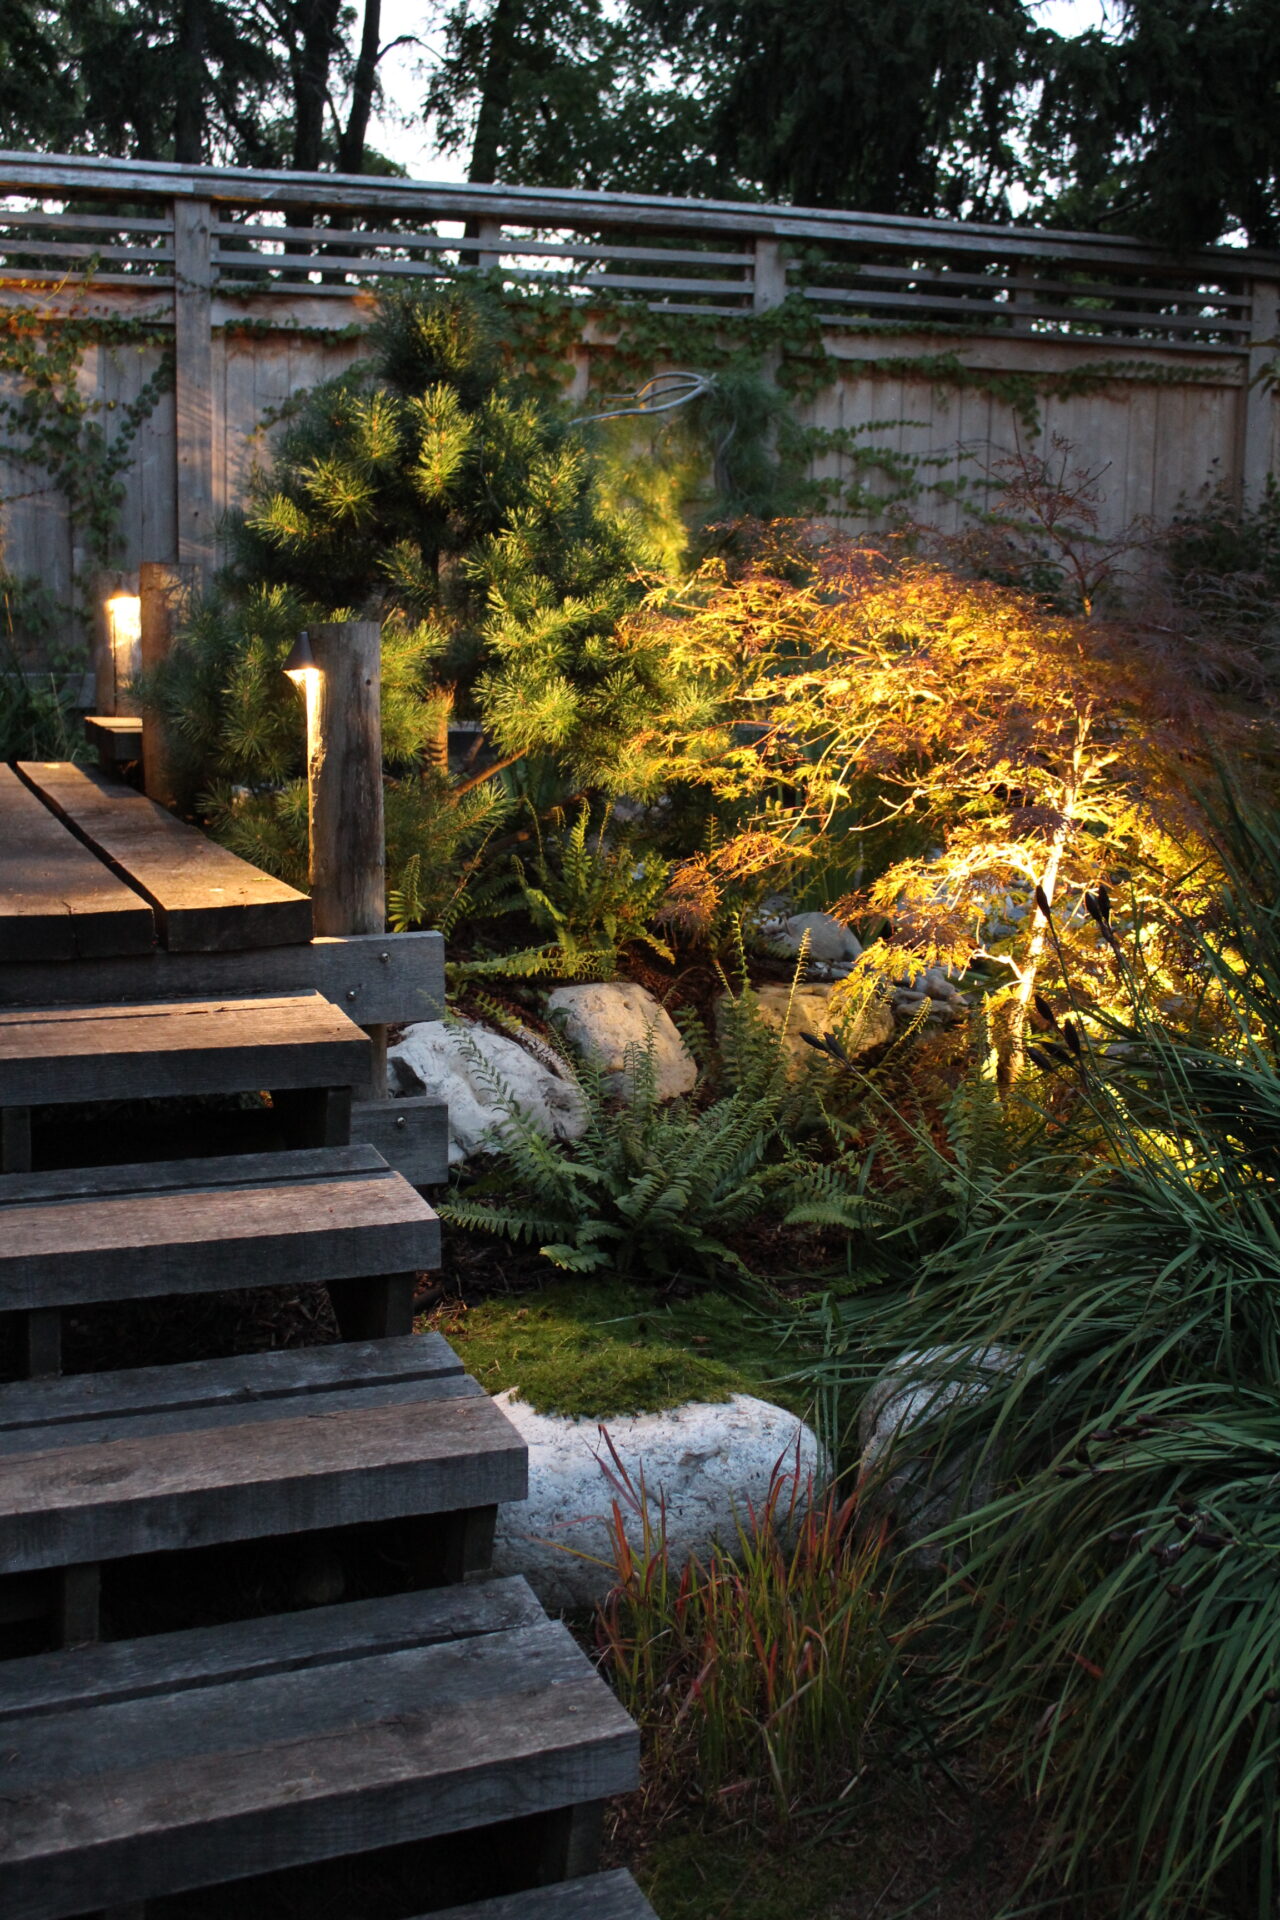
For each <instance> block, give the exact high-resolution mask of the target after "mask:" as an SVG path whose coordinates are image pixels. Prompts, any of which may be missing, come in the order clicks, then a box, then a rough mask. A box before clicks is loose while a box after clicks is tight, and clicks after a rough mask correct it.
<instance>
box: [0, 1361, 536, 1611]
mask: <svg viewBox="0 0 1280 1920" xmlns="http://www.w3.org/2000/svg"><path fill="white" fill-rule="evenodd" d="M280 1357H281V1356H277V1358H280ZM462 1377H463V1379H465V1378H466V1376H465V1375H464V1376H462ZM442 1384H443V1385H447V1384H449V1383H448V1382H443V1383H440V1382H431V1381H424V1382H422V1383H420V1385H421V1392H422V1398H421V1399H420V1400H419V1401H418V1402H417V1403H416V1404H404V1403H402V1402H399V1401H397V1402H396V1403H395V1404H393V1405H391V1406H373V1407H370V1406H367V1405H365V1404H364V1402H363V1400H362V1399H361V1398H360V1395H359V1394H357V1395H355V1396H354V1399H355V1400H357V1401H358V1402H359V1404H356V1405H350V1406H347V1407H346V1408H344V1406H343V1403H342V1396H341V1395H340V1394H338V1393H333V1394H325V1395H324V1396H323V1397H322V1400H321V1402H320V1407H319V1410H318V1411H316V1412H314V1413H310V1414H307V1413H300V1412H299V1411H298V1407H297V1403H293V1402H291V1403H287V1404H286V1405H285V1406H283V1407H281V1408H280V1409H278V1410H273V1411H278V1412H279V1413H281V1414H282V1415H283V1417H280V1418H275V1419H268V1420H261V1421H260V1420H257V1419H252V1420H246V1421H245V1423H244V1424H243V1425H242V1426H238V1427H237V1426H231V1427H217V1428H215V1429H205V1428H195V1429H194V1430H188V1431H187V1432H185V1433H177V1434H175V1433H169V1432H165V1433H163V1434H160V1435H157V1436H156V1437H154V1438H134V1439H117V1440H110V1441H106V1442H104V1443H102V1444H100V1445H86V1446H75V1445H65V1444H61V1443H62V1442H63V1441H64V1440H65V1439H66V1436H67V1432H68V1430H67V1429H66V1428H65V1427H60V1428H57V1429H54V1430H53V1432H52V1434H51V1436H50V1437H51V1439H52V1440H53V1445H52V1447H51V1448H48V1449H46V1450H45V1451H43V1452H23V1453H22V1454H20V1455H19V1454H17V1453H14V1454H13V1455H12V1457H8V1458H4V1459H0V1565H3V1566H4V1567H5V1569H6V1570H7V1571H10V1572H14V1573H21V1572H29V1571H33V1570H35V1569H37V1568H40V1567H62V1566H67V1565H76V1564H80V1563H85V1562H90V1561H97V1560H112V1559H122V1558H129V1557H132V1556H134V1555H137V1554H145V1553H165V1552H172V1551H175V1550H176V1549H178V1548H189V1547H199V1546H213V1545H217V1544H219V1543H221V1542H224V1541H228V1540H250V1539H260V1538H263V1537H266V1536H270V1535H276V1534H285V1533H301V1532H314V1531H316V1530H318V1529H320V1528H328V1527H349V1526H361V1525H364V1524H366V1523H367V1522H370V1521H375V1520H392V1519H400V1518H404V1517H405V1516H408V1515H420V1514H427V1513H454V1512H460V1511H466V1510H468V1509H471V1508H474V1507H488V1506H493V1505H495V1504H497V1503H500V1502H502V1501H507V1500H522V1499H524V1498H525V1494H526V1490H527V1484H528V1482H527V1463H526V1453H525V1448H524V1444H523V1442H522V1441H521V1440H520V1437H519V1435H518V1434H517V1432H516V1430H515V1428H514V1427H513V1426H512V1425H511V1423H510V1421H509V1420H507V1419H506V1417H505V1416H504V1414H503V1413H502V1411H501V1409H500V1408H498V1407H497V1406H495V1405H494V1403H493V1402H492V1401H491V1400H490V1399H489V1398H488V1397H487V1395H485V1394H483V1393H482V1394H480V1395H478V1396H472V1395H471V1394H469V1393H466V1394H459V1395H456V1396H454V1397H450V1398H439V1397H437V1396H436V1395H434V1394H433V1393H432V1392H431V1389H432V1388H433V1387H434V1386H436V1385H442ZM428 1396H430V1397H428ZM249 1411H250V1412H253V1411H255V1410H254V1409H249ZM197 1417H198V1416H197ZM12 1438H13V1436H9V1440H12ZM6 1444H8V1441H7V1443H6Z"/></svg>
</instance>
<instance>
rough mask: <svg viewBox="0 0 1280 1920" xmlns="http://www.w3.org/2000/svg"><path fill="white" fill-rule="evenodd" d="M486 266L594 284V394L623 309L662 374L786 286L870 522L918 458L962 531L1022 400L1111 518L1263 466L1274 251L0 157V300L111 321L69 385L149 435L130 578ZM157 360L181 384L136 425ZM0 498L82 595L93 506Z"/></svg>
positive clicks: (577, 381) (13, 560) (128, 529)
mask: <svg viewBox="0 0 1280 1920" xmlns="http://www.w3.org/2000/svg"><path fill="white" fill-rule="evenodd" d="M471 269H498V270H500V271H501V273H502V274H503V275H504V276H506V277H508V278H509V279H510V280H512V281H517V280H518V281H522V282H525V283H532V284H535V285H536V284H538V283H540V282H545V283H546V284H548V285H550V286H553V287H555V288H557V289H560V290H562V291H563V292H564V293H566V294H567V295H568V296H569V297H571V298H573V299H574V300H576V301H578V302H580V303H581V307H582V316H583V320H582V328H581V336H580V345H579V347H578V348H577V350H576V372H575V376H574V388H575V389H576V390H577V391H578V392H580V393H583V392H585V391H586V389H587V387H588V385H589V384H592V383H594V384H595V385H599V384H600V373H601V368H600V365H599V363H600V361H601V360H602V359H607V357H608V355H609V354H610V352H611V350H612V347H613V344H614V342H615V341H616V338H617V332H618V325H617V314H618V311H619V307H618V304H617V303H619V302H622V303H628V304H629V303H640V304H641V305H642V306H643V307H645V308H647V309H649V310H651V311H652V312H654V313H656V314H658V315H668V316H671V317H672V323H673V331H675V330H676V329H677V328H678V336H679V346H678V348H676V347H674V346H673V347H672V348H671V349H670V350H669V351H668V352H666V353H665V354H664V353H663V351H662V349H661V348H660V347H659V348H656V349H655V370H657V365H658V364H661V363H663V362H664V361H665V362H666V363H668V364H669V363H671V362H672V361H673V360H675V361H677V362H678V363H679V364H683V365H685V366H693V365H696V353H697V345H698V340H699V339H700V338H701V337H702V336H701V334H700V333H699V332H698V331H697V329H700V328H701V327H705V328H706V329H707V337H714V335H715V334H716V333H717V331H718V330H721V329H723V328H725V327H726V326H727V325H730V324H731V322H732V320H733V319H735V318H738V317H740V316H742V315H744V314H756V315H761V314H765V315H767V314H769V313H771V312H774V311H776V310H777V309H779V308H781V307H782V306H783V305H784V303H789V306H788V311H789V312H791V313H793V314H794V313H795V312H796V311H797V309H799V311H800V312H802V313H811V314H812V315H813V316H814V317H815V319H816V321H817V323H818V328H819V329H820V336H821V341H822V346H823V348H824V350H825V353H826V354H827V355H828V356H830V358H831V360H832V361H834V362H835V363H836V365H835V368H834V373H835V377H834V378H833V379H832V380H830V381H829V383H828V384H827V385H825V386H824V387H822V388H821V390H819V391H817V392H816V393H815V394H814V395H813V397H811V398H810V399H808V400H806V401H805V402H803V403H802V405H801V406H800V409H799V410H800V413H801V417H802V418H803V420H804V421H805V423H806V424H808V425H810V426H812V427H814V428H816V429H818V430H819V431H818V432H817V433H816V434H815V436H814V462H813V470H814V472H815V474H816V475H817V476H818V477H819V478H821V479H823V480H824V481H825V482H826V483H827V484H828V486H829V487H830V489H831V500H832V506H833V509H834V510H835V511H836V512H844V513H845V514H846V515H847V516H848V517H849V518H851V519H853V520H856V521H861V522H865V521H866V519H867V517H868V514H869V512H870V511H871V506H870V504H869V497H870V496H875V495H877V493H878V494H879V496H880V497H881V498H882V499H883V498H885V497H888V496H890V495H892V494H893V492H894V488H895V485H897V487H898V489H899V491H901V483H902V476H903V474H904V473H911V474H914V475H916V476H917V479H916V492H917V498H916V500H915V502H914V506H915V511H917V512H919V513H922V514H924V515H925V516H926V517H930V518H934V519H938V520H942V521H946V522H949V523H951V524H954V523H955V522H956V520H957V519H958V518H960V517H962V516H963V513H964V511H965V508H964V483H965V482H966V481H968V482H969V483H970V484H972V482H974V481H975V480H977V481H978V482H979V484H980V483H981V480H982V477H983V476H984V475H985V474H987V473H989V471H990V469H991V467H992V465H993V462H995V461H997V460H998V459H999V458H1000V457H1001V455H1002V454H1004V453H1007V452H1008V451H1010V450H1011V449H1012V447H1013V446H1014V444H1015V442H1016V440H1017V439H1018V437H1019V434H1020V433H1021V434H1022V435H1024V436H1025V434H1026V432H1027V431H1028V429H1027V425H1026V416H1027V396H1028V394H1029V393H1032V392H1034V396H1035V405H1036V412H1037V431H1039V432H1041V433H1043V434H1046V435H1048V434H1059V435H1062V436H1064V437H1065V438H1066V439H1067V440H1069V441H1070V442H1072V443H1073V445H1074V447H1075V448H1076V450H1077V458H1078V459H1079V461H1080V462H1081V464H1083V465H1085V466H1087V467H1088V468H1090V469H1092V470H1100V472H1101V480H1100V487H1101V491H1102V493H1103V495H1104V496H1105V501H1104V510H1103V518H1104V525H1106V526H1107V527H1109V528H1111V529H1115V528H1118V527H1119V526H1121V525H1124V524H1127V523H1128V522H1130V521H1132V520H1133V519H1134V518H1135V517H1146V518H1150V519H1154V520H1156V521H1159V520H1161V519H1164V518H1167V517H1168V516H1169V515H1170V514H1171V513H1172V512H1173V511H1174V510H1175V508H1176V506H1177V504H1178V502H1179V500H1181V499H1193V498H1194V497H1195V496H1196V495H1197V494H1199V493H1200V492H1201V491H1202V490H1203V489H1204V488H1205V487H1208V486H1213V485H1222V486H1224V487H1226V488H1228V489H1231V490H1234V491H1235V492H1237V493H1243V494H1244V495H1245V496H1246V497H1257V495H1258V494H1259V493H1260V491H1261V489H1262V487H1263V485H1264V483H1265V479H1266V476H1267V474H1268V473H1269V472H1270V471H1271V470H1272V469H1273V467H1275V466H1276V465H1277V447H1276V408H1275V401H1274V398H1273V394H1272V389H1271V385H1270V382H1269V379H1268V377H1267V369H1268V367H1269V365H1270V363H1271V361H1272V359H1273V357H1274V355H1275V352H1276V334H1277V325H1278V320H1280V255H1278V254H1275V253H1266V254H1261V253H1257V252H1248V251H1245V250H1243V249H1236V248H1228V247H1219V248H1212V249H1206V250H1201V251H1198V252H1195V253H1188V254H1184V255H1181V256H1178V257H1176V258H1174V257H1171V256H1169V255H1167V254H1164V253H1161V252H1160V251H1158V250H1156V249H1154V248H1151V247H1149V246H1146V245H1144V244H1142V243H1139V242H1137V241H1134V240H1126V239H1122V238H1113V237H1111V236H1099V235H1081V234H1071V233H1061V232H1051V231H1038V230H1032V229H1027V228H1020V227H996V226H985V225H976V224H965V223H958V222H950V221H937V220H913V219H899V218H893V217H889V216H885V215H870V214H856V213H832V212H822V211H813V210H806V209H798V208H790V207H774V206H762V205H755V204H752V203H740V202H722V201H697V200H667V199H658V198H653V197H649V196H645V195H639V194H615V193H578V192H570V191H558V190H543V189H534V188H507V187H487V186H470V185H432V184H429V183H424V182H418V181H408V180H394V179H367V178H359V179H357V178H342V177H335V176H333V175H298V174H291V173H271V172H252V171H242V170H232V169H219V168H182V169H180V168H176V167H172V166H168V165H164V164H147V163H138V162H124V161H109V160H97V159H92V158H82V157H39V156H33V155H26V154H14V153H9V154H0V309H4V310H7V311H8V314H9V317H10V319H11V320H12V317H13V314H14V311H15V310H18V309H23V308H26V309H31V310H33V311H34V312H36V313H38V314H39V315H41V316H44V318H43V320H42V324H43V325H47V326H49V327H54V326H56V325H58V324H59V323H60V322H62V321H65V320H66V319H67V317H68V316H72V315H81V316H84V315H89V316H93V317H95V318H96V319H98V320H102V321H105V322H107V323H109V324H107V325H106V326H104V327H103V328H102V330H101V334H100V337H92V338H89V337H86V342H85V346H84V355H83V360H82V364H81V366H80V369H79V375H78V378H79V382H80V389H81V392H82V394H83V396H84V397H85V398H86V399H87V400H88V401H89V402H90V403H91V404H93V405H100V407H101V411H100V412H99V413H98V414H97V415H96V416H95V417H96V419H97V421H98V423H99V424H100V425H101V426H102V428H103V431H104V433H105V435H106V437H107V441H108V442H109V441H110V438H111V436H112V434H113V433H115V432H124V431H126V429H127V430H128V431H129V432H133V433H134V434H135V437H134V438H133V439H132V442H131V444H130V448H129V455H130V459H129V464H128V466H127V469H126V470H125V472H124V476H123V477H124V483H125V498H124V503H123V508H122V510H121V514H120V518H119V529H118V552H117V554H116V556H115V558H116V561H117V564H119V565H120V566H121V567H123V568H125V569H129V568H133V567H136V565H137V564H138V562H139V561H142V560H155V561H169V562H177V563H180V564H195V565H198V566H201V567H204V568H208V567H210V566H211V565H213V564H214V562H215V561H216V558H217V552H218V542H219V526H220V522H221V521H222V518H223V516H224V515H225V514H226V513H227V512H228V511H229V510H234V509H235V507H236V506H237V504H238V503H239V502H240V500H241V499H242V498H243V492H244V486H245V482H246V479H247V476H248V473H249V470H250V468H251V466H252V464H253V462H254V461H255V459H258V458H260V457H261V454H262V452H263V450H264V446H265V438H264V436H265V435H266V433H267V432H268V431H269V426H270V422H271V420H272V418H273V417H274V416H275V414H276V413H277V412H278V410H279V408H280V407H281V406H282V405H283V404H285V403H286V402H287V401H288V400H289V399H290V398H291V397H292V396H294V395H295V394H297V393H298V392H299V391H300V390H301V389H303V388H305V387H308V386H310V385H313V384H314V383H315V382H316V381H318V380H321V379H323V378H326V377H328V376H329V375H330V374H332V373H334V372H336V371H338V370H339V369H340V368H341V367H343V366H345V365H347V364H349V362H350V360H351V359H352V358H353V357H354V356H355V355H356V354H358V353H359V351H360V340H359V337H358V330H359V328H360V327H361V326H362V325H363V324H364V323H365V322H366V321H367V318H368V316H369V313H370V311H371V308H372V304H373V295H372V293H371V292H370V290H369V289H370V285H371V283H373V282H376V281H377V280H379V279H381V280H384V281H385V280H388V279H391V280H398V279H405V278H407V279H411V280H422V279H429V278H432V277H437V276H440V275H444V274H452V273H456V272H458V271H467V270H471ZM690 320H692V321H693V323H694V329H693V330H692V331H691V328H690V325H689V322H690ZM119 321H125V322H129V323H131V325H130V326H126V327H123V328H121V327H118V326H113V325H112V324H110V323H114V322H119ZM139 323H142V331H141V333H140V332H139ZM91 331H92V330H91V329H90V330H85V332H86V335H87V334H88V333H91ZM170 355H171V356H172V367H173V378H172V382H171V385H169V386H168V387H167V388H166V390H165V391H163V392H162V393H160V395H159V397H158V398H157V399H155V401H154V404H153V405H151V407H150V411H149V412H147V414H146V417H145V418H144V419H142V420H141V423H140V424H139V423H138V422H137V421H136V420H133V421H131V416H130V411H129V409H130V406H131V405H133V404H134V403H136V402H137V400H138V396H139V395H140V394H141V393H142V392H143V390H144V388H145V386H146V383H147V382H148V381H149V380H151V379H153V378H154V377H155V375H156V373H157V371H158V369H160V368H161V366H162V365H163V364H164V363H165V362H166V360H167V359H168V358H169V356H170ZM593 369H594V381H593ZM8 391H9V392H10V394H12V393H13V391H14V386H13V380H12V378H11V379H10V384H9V388H8ZM3 393H4V388H3V385H2V384H0V397H3ZM6 437H7V439H8V441H9V444H10V446H12V445H13V444H14V436H13V434H12V433H10V434H9V435H7V436H6ZM895 476H896V480H895ZM0 512H2V513H3V528H2V530H3V536H4V559H5V563H6V565H7V567H8V569H9V570H10V572H11V573H13V574H17V575H30V576H35V577H37V578H38V579H39V580H41V581H42V582H43V583H44V584H45V585H46V586H47V588H48V589H49V591H50V592H51V594H52V595H53V596H54V598H55V599H56V600H57V601H59V602H60V603H62V604H63V605H64V606H66V607H68V608H69V607H70V606H71V605H72V604H73V603H75V602H76V601H77V600H79V601H81V602H83V601H84V600H85V598H86V590H85V589H86V582H87V580H88V577H89V572H90V569H91V568H92V566H93V564H94V556H93V554H92V552H91V551H90V548H89V545H88V543H87V535H86V529H85V521H84V512H83V509H81V511H80V513H79V515H77V513H76V512H75V511H73V510H71V509H70V508H69V506H68V503H67V500H66V498H65V493H64V491H63V490H62V489H60V487H59V486H58V484H56V482H55V481H54V480H51V479H50V478H49V477H48V475H47V474H45V473H43V472H42V471H41V470H40V468H39V467H38V466H35V467H33V466H31V465H29V464H25V463H23V462H21V461H18V462H14V461H13V460H12V459H10V460H9V461H8V462H7V464H6V466H5V469H4V472H3V474H0ZM99 557H100V556H99ZM68 617H69V616H68Z"/></svg>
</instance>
